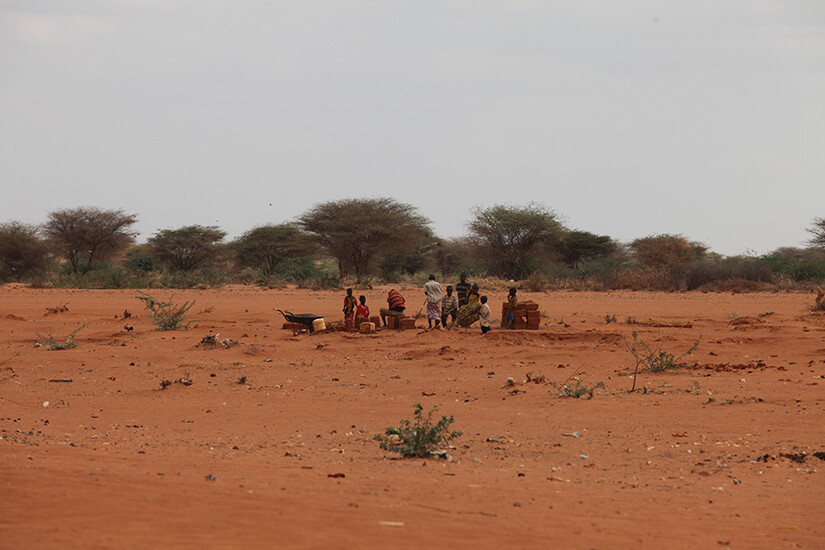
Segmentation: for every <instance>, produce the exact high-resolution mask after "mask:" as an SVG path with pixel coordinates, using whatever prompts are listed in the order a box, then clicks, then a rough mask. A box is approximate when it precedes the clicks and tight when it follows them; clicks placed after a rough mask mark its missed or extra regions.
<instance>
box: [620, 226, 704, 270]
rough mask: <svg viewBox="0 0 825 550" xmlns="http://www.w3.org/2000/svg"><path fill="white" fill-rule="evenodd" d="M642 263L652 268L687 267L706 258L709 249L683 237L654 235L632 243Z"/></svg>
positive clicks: (631, 245) (631, 246)
mask: <svg viewBox="0 0 825 550" xmlns="http://www.w3.org/2000/svg"><path fill="white" fill-rule="evenodd" d="M630 248H631V249H632V250H633V252H634V253H635V254H636V258H637V259H638V260H639V262H640V263H642V264H644V265H647V266H650V267H659V268H662V267H673V266H677V265H685V264H688V263H690V262H693V261H696V260H699V259H701V258H702V256H704V254H705V252H706V251H707V247H706V246H705V245H703V244H702V243H698V242H694V241H690V240H688V239H686V238H685V237H683V236H682V235H664V234H663V235H653V236H649V237H644V238H641V239H636V240H635V241H633V242H632V243H630Z"/></svg>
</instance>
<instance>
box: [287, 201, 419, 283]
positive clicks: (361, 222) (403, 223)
mask: <svg viewBox="0 0 825 550" xmlns="http://www.w3.org/2000/svg"><path fill="white" fill-rule="evenodd" d="M298 224H299V225H300V226H301V227H302V228H303V229H304V230H305V231H306V232H308V233H309V234H311V235H312V236H313V237H314V238H315V239H316V240H317V241H318V243H319V244H320V245H321V246H322V247H323V248H324V249H325V250H326V251H327V252H328V253H329V254H330V255H331V256H332V257H333V258H335V260H336V262H337V263H338V272H339V274H340V276H341V277H342V278H343V276H344V275H345V274H346V272H347V271H349V270H350V269H351V270H352V271H353V272H354V273H355V276H356V277H357V279H358V281H359V282H361V280H362V279H363V277H364V275H365V274H366V273H367V270H368V269H369V267H370V265H371V263H372V261H373V259H374V258H375V257H376V255H377V254H379V253H382V252H390V251H393V250H401V249H404V248H408V247H409V246H410V244H411V243H414V242H415V241H416V240H421V239H424V238H426V236H427V235H431V230H430V220H428V219H427V218H425V217H424V216H421V215H420V214H418V211H417V210H416V208H415V207H413V206H411V205H409V204H403V203H400V202H397V201H395V200H393V199H388V198H379V199H344V200H339V201H331V202H324V203H321V204H318V205H316V206H314V207H313V208H311V209H310V210H308V211H307V212H305V213H304V214H303V215H302V216H301V217H300V218H298Z"/></svg>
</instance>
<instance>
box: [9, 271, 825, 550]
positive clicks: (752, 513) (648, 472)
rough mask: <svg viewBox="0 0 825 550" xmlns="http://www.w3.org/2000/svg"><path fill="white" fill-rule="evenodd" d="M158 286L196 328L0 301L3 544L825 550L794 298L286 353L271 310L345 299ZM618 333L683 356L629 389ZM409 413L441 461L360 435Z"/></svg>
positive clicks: (819, 426) (620, 301)
mask: <svg viewBox="0 0 825 550" xmlns="http://www.w3.org/2000/svg"><path fill="white" fill-rule="evenodd" d="M386 290H387V289H386V288H378V289H375V290H369V291H366V292H365V294H366V295H367V297H368V303H369V304H370V305H371V306H372V308H373V311H375V310H377V308H378V307H379V306H380V305H381V304H382V302H383V301H384V299H385V297H386ZM404 292H405V294H406V295H407V297H408V303H410V304H414V305H411V308H410V309H412V310H413V311H415V310H416V309H417V307H418V301H419V297H420V296H421V294H422V292H421V290H420V289H418V288H407V289H405V290H404ZM153 294H156V295H157V296H159V297H162V298H168V297H169V296H171V295H172V294H174V300H175V301H176V302H183V301H185V300H196V303H195V305H194V307H192V309H191V310H190V315H191V317H192V318H194V319H197V321H195V322H194V323H192V325H191V327H190V328H189V330H182V331H174V332H160V331H157V330H155V327H154V325H153V322H152V319H151V318H150V317H149V315H148V313H147V311H146V310H145V308H144V307H143V304H142V303H141V302H140V301H138V300H137V299H136V295H137V293H136V291H88V290H40V289H29V288H25V287H22V286H16V285H5V286H2V287H0V335H2V338H0V362H2V365H0V547H2V548H26V549H28V548H61V549H68V548H84V549H85V548H161V547H162V548H175V547H180V548H193V547H214V548H242V547H243V548H246V547H266V548H270V547H272V548H274V547H287V548H355V547H360V548H365V547H378V548H390V547H392V548H444V547H453V548H456V547H458V548H467V547H474V548H504V547H506V548H548V547H556V548H585V549H587V548H601V549H607V548H741V549H752V548H772V549H775V548H811V549H814V548H825V462H823V458H824V457H825V455H822V454H819V455H818V456H815V453H822V452H825V412H823V403H825V394H824V393H823V390H825V338H824V337H825V316H822V315H815V314H811V313H810V306H811V304H812V303H813V298H812V296H811V295H810V294H802V293H758V294H757V293H755V294H736V295H733V294H701V293H677V294H661V293H647V292H645V293H631V292H619V293H586V292H577V293H568V292H557V293H547V294H527V295H525V296H523V297H526V298H530V299H533V300H535V301H537V302H539V303H540V304H541V307H542V310H543V318H542V326H541V329H540V330H538V331H508V332H505V331H497V330H494V331H493V332H491V333H490V334H488V335H486V336H482V335H481V334H480V332H479V331H478V329H477V328H475V327H473V328H470V329H460V330H458V329H456V330H439V331H429V332H428V331H424V330H407V331H400V332H399V331H388V330H383V331H379V332H378V333H377V334H371V335H361V334H353V333H345V332H334V333H324V334H313V335H308V334H302V335H298V336H293V334H292V333H291V332H290V331H285V330H283V329H282V322H283V320H282V319H281V318H280V317H279V316H278V314H277V313H276V312H274V311H273V307H276V306H277V307H282V308H286V309H290V310H294V311H296V312H312V313H319V314H323V315H325V316H326V318H327V321H330V322H331V321H334V320H336V319H338V318H340V316H341V313H340V310H341V301H342V296H343V295H342V293H340V292H329V291H323V292H315V291H309V290H291V289H288V290H264V289H255V288H247V287H228V288H224V289H220V290H191V291H178V292H175V293H172V292H171V291H153ZM498 294H500V293H496V294H495V295H494V296H493V299H492V300H491V303H492V304H493V311H494V312H495V311H497V310H498V309H499V307H500V304H501V301H502V300H503V298H504V296H503V294H502V295H498ZM60 305H66V306H67V308H68V310H67V311H58V312H57V313H51V312H48V311H47V310H46V308H54V309H58V306H60ZM124 310H128V311H129V312H131V314H132V315H131V317H129V318H124ZM606 316H607V319H606ZM614 316H615V317H614ZM614 318H615V321H614ZM84 324H85V325H86V326H85V328H83V329H82V330H80V331H79V332H77V334H76V335H75V337H74V342H75V343H76V344H77V347H75V348H73V349H66V350H50V349H48V346H36V345H35V344H36V343H37V342H38V341H41V342H42V341H44V340H45V339H46V338H47V337H48V334H49V333H51V334H52V335H53V337H54V339H55V340H56V341H58V342H61V341H63V340H64V339H65V337H66V336H67V335H68V334H69V333H71V332H72V331H73V330H75V329H76V328H78V327H80V326H82V325H84ZM418 324H419V327H420V326H422V325H424V324H426V323H425V321H423V320H419V321H418ZM130 329H131V330H130ZM634 331H636V332H637V333H638V336H639V338H641V339H642V340H643V341H645V342H647V343H648V344H649V345H650V346H651V347H653V348H655V349H662V350H665V351H668V352H673V353H676V354H677V355H678V354H681V353H683V352H684V351H686V350H687V349H689V348H690V347H691V345H692V344H693V343H694V342H695V341H696V340H697V339H699V338H701V341H700V343H699V346H698V348H697V349H696V351H695V352H694V353H692V354H691V355H690V356H687V357H685V358H684V359H683V361H684V362H685V363H687V364H688V367H687V368H682V369H679V370H675V371H668V372H664V373H649V372H641V373H640V374H639V376H638V383H637V391H636V392H634V393H629V392H628V390H629V389H630V387H631V384H632V378H631V376H630V374H631V373H632V370H633V367H634V365H635V361H634V359H633V356H632V355H631V354H630V352H629V351H628V343H629V342H632V334H633V332H634ZM38 334H40V335H43V337H44V338H42V339H41V338H39V337H38ZM211 335H218V336H217V341H218V342H219V343H218V344H217V345H209V344H204V345H201V344H200V342H201V340H202V339H203V338H204V337H205V336H211ZM221 341H225V344H221V343H220V342H221ZM528 373H530V374H529V378H530V380H531V381H528ZM242 377H245V378H242ZM181 378H184V379H187V380H191V382H192V384H191V385H184V384H182V383H180V382H173V383H172V384H171V385H169V386H168V387H166V388H165V389H161V382H162V381H164V380H169V381H175V380H179V379H181ZM508 378H512V379H513V381H514V383H512V384H509V385H508V384H507V379H508ZM599 381H603V382H604V386H603V387H598V388H596V389H595V390H594V391H593V395H592V398H590V399H588V396H584V397H582V398H580V399H575V398H560V397H559V396H558V394H559V392H558V390H557V389H555V387H554V386H553V385H552V383H555V384H560V385H561V384H563V383H565V382H566V383H567V384H568V385H570V386H575V385H576V384H578V383H581V384H582V385H585V386H593V385H596V384H597V383H598V382H599ZM415 403H421V404H422V405H423V406H424V407H425V409H426V410H430V409H432V408H433V407H437V408H438V410H439V412H438V413H437V416H438V417H440V415H442V414H444V415H448V416H449V415H452V416H454V417H455V423H454V424H453V428H454V429H456V430H460V431H462V432H463V435H462V436H461V437H460V438H459V439H457V440H455V441H454V443H453V445H454V448H452V449H449V457H450V458H449V459H447V458H429V459H402V458H399V457H398V456H395V455H391V454H390V453H388V452H387V451H384V450H382V449H380V448H379V445H378V443H377V442H376V441H375V440H374V439H373V437H374V436H375V435H376V434H380V433H382V432H383V431H384V429H385V428H386V427H387V426H390V425H397V424H398V423H399V421H400V420H401V419H404V418H412V413H413V404H415Z"/></svg>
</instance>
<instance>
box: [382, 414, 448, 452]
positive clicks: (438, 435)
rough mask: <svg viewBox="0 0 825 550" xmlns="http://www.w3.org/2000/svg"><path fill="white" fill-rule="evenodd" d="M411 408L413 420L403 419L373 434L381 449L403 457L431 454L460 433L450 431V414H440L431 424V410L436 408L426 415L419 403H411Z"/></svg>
mask: <svg viewBox="0 0 825 550" xmlns="http://www.w3.org/2000/svg"><path fill="white" fill-rule="evenodd" d="M413 409H414V410H415V414H414V419H413V422H410V421H409V420H407V419H404V420H402V421H401V423H400V424H399V425H398V427H389V428H387V430H386V431H385V432H384V434H383V435H376V436H375V440H376V441H379V442H380V444H381V448H382V449H384V450H386V451H390V452H393V453H400V454H401V456H404V457H420V458H423V457H427V456H432V455H433V453H434V452H435V451H438V450H441V449H443V448H444V447H446V446H447V445H448V444H449V442H450V441H452V440H453V439H455V438H457V437H459V436H460V435H461V432H451V431H450V424H452V423H453V417H452V416H450V417H447V416H442V417H441V420H439V421H438V422H437V423H436V424H433V423H432V416H433V412H435V411H437V410H438V409H433V410H431V411H430V412H428V413H427V414H426V415H425V414H424V407H422V406H421V404H420V403H416V404H415V405H413Z"/></svg>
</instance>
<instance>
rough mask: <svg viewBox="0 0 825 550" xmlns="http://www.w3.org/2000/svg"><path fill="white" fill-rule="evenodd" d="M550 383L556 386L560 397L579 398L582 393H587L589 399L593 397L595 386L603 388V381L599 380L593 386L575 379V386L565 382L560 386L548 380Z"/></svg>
mask: <svg viewBox="0 0 825 550" xmlns="http://www.w3.org/2000/svg"><path fill="white" fill-rule="evenodd" d="M550 385H551V386H553V387H554V388H556V390H557V391H558V392H559V397H560V398H566V397H573V398H575V399H579V398H581V397H582V396H583V395H587V396H589V399H593V390H595V389H596V388H603V387H604V382H603V381H599V383H598V384H596V385H595V386H585V385H583V384H582V383H581V382H580V381H578V380H576V385H575V386H569V385H567V384H563V385H561V386H560V385H558V384H554V383H552V382H550Z"/></svg>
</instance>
